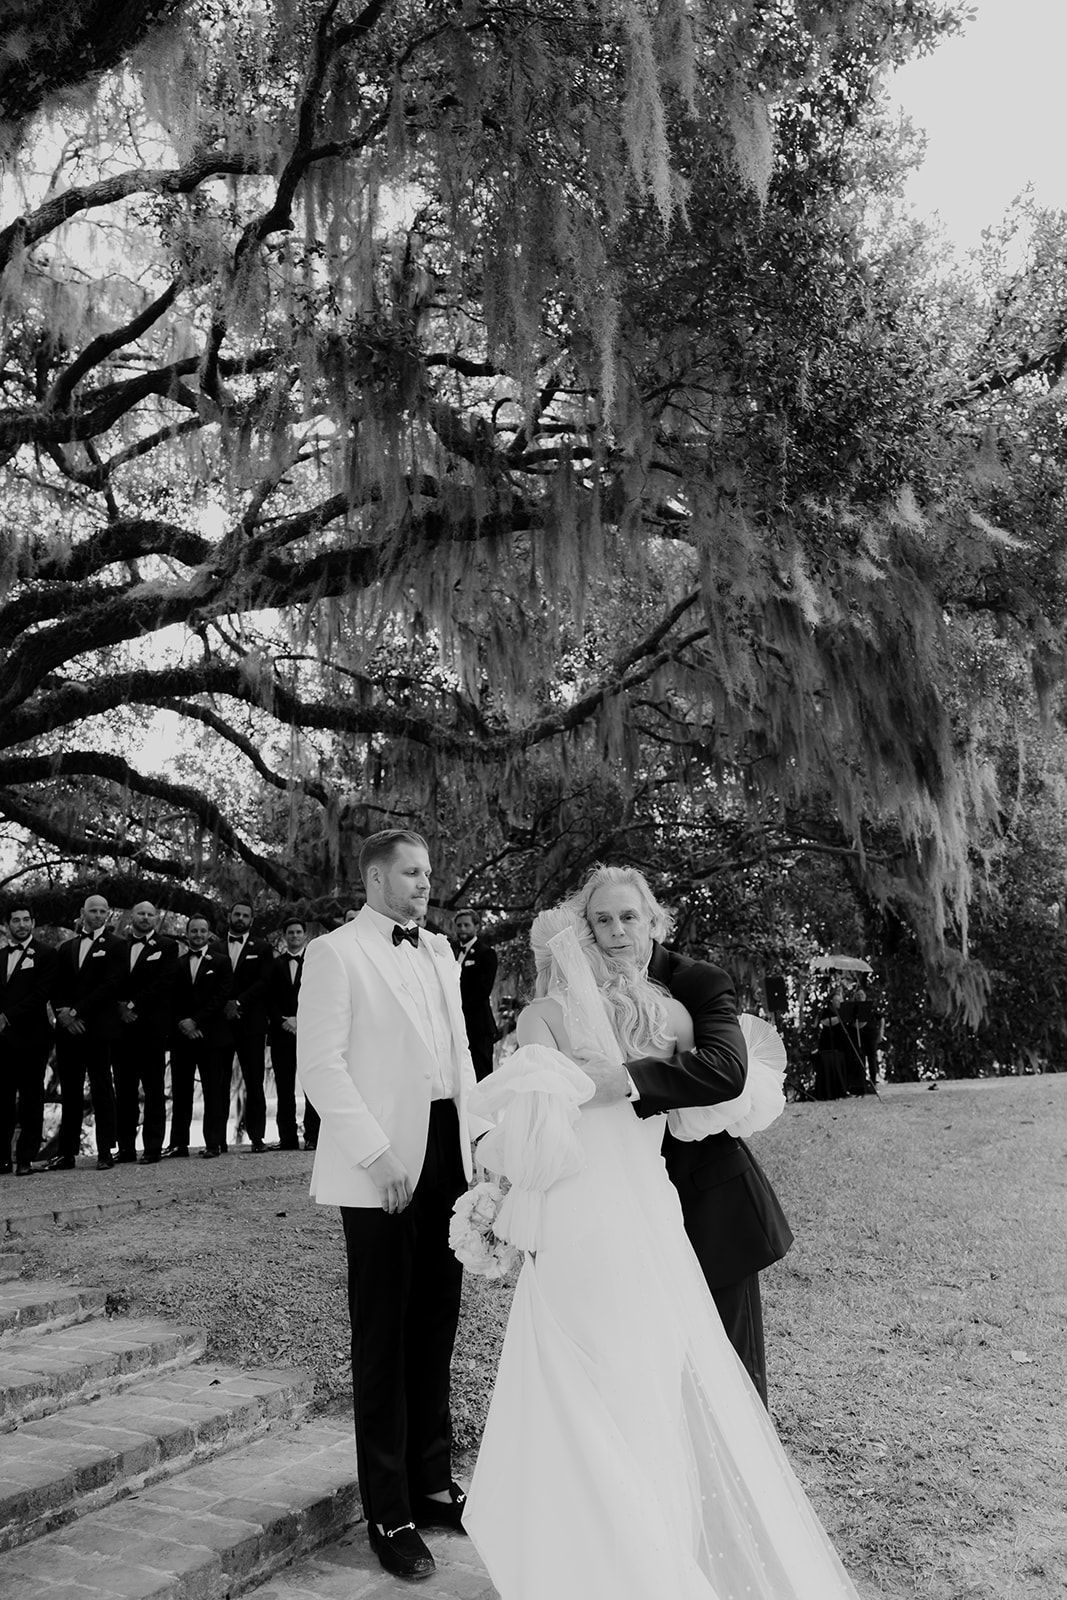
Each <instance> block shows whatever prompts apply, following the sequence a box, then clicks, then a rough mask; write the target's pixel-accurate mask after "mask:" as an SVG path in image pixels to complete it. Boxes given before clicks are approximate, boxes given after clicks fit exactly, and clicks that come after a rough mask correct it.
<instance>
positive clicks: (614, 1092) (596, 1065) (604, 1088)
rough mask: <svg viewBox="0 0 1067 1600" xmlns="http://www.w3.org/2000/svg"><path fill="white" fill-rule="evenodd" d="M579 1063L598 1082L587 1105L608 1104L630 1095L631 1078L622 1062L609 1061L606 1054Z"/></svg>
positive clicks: (588, 1075)
mask: <svg viewBox="0 0 1067 1600" xmlns="http://www.w3.org/2000/svg"><path fill="white" fill-rule="evenodd" d="M578 1065H579V1066H580V1067H581V1069H582V1071H583V1072H584V1073H585V1074H586V1076H587V1077H590V1078H592V1080H593V1082H594V1083H595V1084H596V1094H595V1095H594V1096H593V1098H592V1100H587V1101H586V1102H585V1103H586V1105H591V1106H606V1105H611V1104H612V1102H613V1101H615V1100H625V1099H626V1098H627V1097H628V1095H629V1092H630V1080H629V1078H628V1077H627V1076H626V1069H625V1067H623V1066H622V1064H621V1063H620V1062H618V1061H609V1060H608V1059H607V1057H606V1056H593V1057H592V1059H591V1060H589V1061H579V1062H578Z"/></svg>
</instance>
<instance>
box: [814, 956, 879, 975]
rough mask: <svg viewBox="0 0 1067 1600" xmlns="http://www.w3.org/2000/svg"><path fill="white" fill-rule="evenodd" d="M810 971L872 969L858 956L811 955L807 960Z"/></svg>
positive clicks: (870, 970)
mask: <svg viewBox="0 0 1067 1600" xmlns="http://www.w3.org/2000/svg"><path fill="white" fill-rule="evenodd" d="M808 966H809V967H810V968H811V970H812V972H830V971H835V972H872V971H873V970H874V969H873V968H872V967H871V965H870V963H869V962H867V961H862V960H861V959H860V957H859V956H812V958H811V960H810V961H809V962H808Z"/></svg>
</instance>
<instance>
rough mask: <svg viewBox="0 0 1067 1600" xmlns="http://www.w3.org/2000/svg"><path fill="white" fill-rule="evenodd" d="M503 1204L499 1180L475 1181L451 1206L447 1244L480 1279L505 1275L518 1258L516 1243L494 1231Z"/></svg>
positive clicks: (468, 1269)
mask: <svg viewBox="0 0 1067 1600" xmlns="http://www.w3.org/2000/svg"><path fill="white" fill-rule="evenodd" d="M503 1203H504V1191H503V1189H502V1188H501V1187H500V1185H499V1184H498V1183H476V1184H475V1185H474V1187H473V1189H468V1190H467V1192H466V1194H461V1195H460V1197H459V1199H458V1200H457V1201H456V1203H455V1205H454V1206H453V1207H452V1221H451V1222H450V1223H449V1225H448V1243H449V1245H450V1246H451V1249H452V1253H453V1255H454V1256H455V1257H456V1259H457V1260H458V1261H461V1262H462V1263H463V1265H464V1266H465V1267H466V1269H467V1271H468V1272H475V1273H477V1274H478V1276H479V1277H480V1278H503V1277H506V1276H507V1274H508V1273H509V1272H510V1271H511V1269H512V1267H513V1266H514V1265H515V1263H516V1261H518V1259H519V1254H520V1252H519V1251H518V1250H516V1248H515V1246H514V1245H512V1244H508V1243H507V1241H506V1240H505V1239H498V1238H497V1236H496V1234H495V1233H494V1232H493V1223H494V1222H495V1221H496V1219H497V1215H498V1213H499V1211H500V1207H501V1206H502V1205H503Z"/></svg>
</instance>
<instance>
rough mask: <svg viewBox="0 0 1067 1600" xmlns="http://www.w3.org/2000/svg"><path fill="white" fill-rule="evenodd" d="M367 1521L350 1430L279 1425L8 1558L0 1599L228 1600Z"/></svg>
mask: <svg viewBox="0 0 1067 1600" xmlns="http://www.w3.org/2000/svg"><path fill="white" fill-rule="evenodd" d="M360 1515H361V1509H360V1504H359V1492H358V1488H357V1485H356V1472H355V1449H354V1446H353V1442H352V1425H351V1423H350V1422H348V1421H347V1420H346V1421H343V1422H342V1421H333V1420H330V1419H325V1420H321V1419H320V1420H318V1421H315V1422H305V1423H300V1424H288V1423H279V1424H277V1425H276V1426H275V1427H273V1428H272V1429H271V1431H270V1432H269V1433H267V1434H266V1435H265V1436H264V1437H263V1438H261V1439H258V1440H255V1441H253V1442H252V1443H251V1444H248V1445H244V1446H242V1447H241V1448H240V1449H237V1450H234V1451H230V1452H229V1453H228V1454H226V1455H225V1456H220V1457H218V1458H217V1459H216V1460H213V1461H208V1462H205V1463H203V1464H202V1465H200V1466H193V1467H190V1468H189V1469H188V1470H187V1471H185V1472H183V1473H181V1475H180V1476H179V1477H177V1478H170V1479H165V1480H163V1481H161V1482H159V1483H156V1484H153V1485H150V1486H149V1487H147V1488H145V1489H142V1490H140V1491H138V1492H137V1493H136V1494H132V1495H129V1496H127V1497H126V1498H124V1499H121V1500H115V1501H112V1503H111V1504H110V1505H106V1506H103V1507H102V1508H101V1509H100V1510H98V1511H93V1512H91V1513H90V1514H89V1515H87V1516H84V1517H80V1518H79V1519H78V1520H77V1521H76V1522H71V1523H69V1524H68V1525H67V1526H66V1527H63V1528H59V1529H56V1530H55V1531H54V1532H52V1533H46V1534H44V1535H43V1536H42V1537H41V1538H39V1539H35V1540H34V1541H33V1542H32V1543H30V1544H24V1545H20V1546H19V1547H18V1548H17V1549H14V1550H6V1551H4V1552H3V1553H0V1595H3V1597H4V1600H61V1597H62V1600H67V1597H68V1596H75V1595H76V1596H79V1597H84V1600H120V1597H121V1600H224V1597H226V1596H230V1595H237V1594H242V1593H244V1592H245V1591H246V1590H248V1589H250V1588H253V1587H254V1586H255V1585H256V1584H257V1583H262V1582H263V1581H264V1580H265V1579H266V1578H267V1577H268V1576H269V1575H270V1574H271V1573H272V1572H274V1571H276V1570H277V1568H278V1567H279V1566H283V1565H284V1564H285V1563H286V1562H289V1561H292V1560H294V1559H296V1558H298V1557H301V1556H304V1555H306V1554H307V1553H308V1552H309V1551H311V1550H313V1549H316V1548H317V1547H318V1546H319V1545H321V1544H323V1543H324V1542H326V1541H328V1540H330V1539H336V1538H338V1537H339V1536H340V1535H341V1534H342V1533H343V1532H344V1531H345V1530H346V1529H347V1528H348V1527H349V1526H350V1525H351V1524H352V1522H354V1521H355V1520H357V1519H358V1518H359V1517H360ZM352 1592H353V1591H352V1590H351V1589H350V1588H346V1589H345V1590H344V1593H345V1594H346V1595H348V1594H350V1593H352ZM356 1592H359V1591H356Z"/></svg>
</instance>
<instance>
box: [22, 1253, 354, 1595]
mask: <svg viewBox="0 0 1067 1600" xmlns="http://www.w3.org/2000/svg"><path fill="white" fill-rule="evenodd" d="M17 1265H18V1263H17V1256H15V1255H14V1254H13V1253H12V1252H3V1253H0V1595H2V1596H3V1597H4V1600H118V1597H119V1596H122V1597H124V1600H132V1597H139V1600H148V1597H150V1596H151V1597H158V1600H164V1597H165V1600H221V1597H223V1596H228V1595H236V1594H240V1593H243V1592H245V1591H246V1590H248V1589H250V1588H253V1587H255V1586H256V1584H257V1583H259V1582H261V1581H262V1580H263V1579H264V1578H266V1577H268V1576H270V1575H271V1574H273V1573H274V1572H275V1571H276V1570H277V1569H278V1568H279V1567H281V1566H283V1565H284V1564H285V1563H287V1562H291V1561H292V1560H293V1559H294V1558H296V1557H299V1556H302V1555H304V1554H305V1553H307V1552H308V1551H311V1550H314V1549H316V1548H317V1547H318V1546H320V1545H322V1544H323V1543H324V1542H325V1541H327V1540H330V1539H333V1538H336V1537H337V1536H339V1535H341V1534H342V1533H344V1532H345V1530H347V1529H348V1528H350V1526H351V1525H352V1523H353V1522H355V1521H357V1520H358V1519H359V1517H360V1505H359V1493H358V1487H357V1484H356V1480H355V1462H354V1452H353V1449H352V1431H351V1425H350V1424H345V1423H342V1422H340V1421H330V1420H323V1419H315V1420H307V1419H306V1418H305V1415H304V1414H305V1412H306V1410H307V1407H308V1404H309V1402H310V1399H311V1381H310V1379H309V1378H308V1376H307V1375H306V1374H304V1373H302V1372H267V1371H257V1372H255V1373H253V1374H246V1373H242V1372H240V1371H237V1370H235V1369H234V1368H232V1367H226V1366H221V1365H217V1364H214V1363H210V1362H206V1361H204V1360H203V1359H202V1358H203V1352H204V1345H203V1340H202V1338H201V1337H200V1335H199V1334H198V1333H197V1332H196V1330H195V1329H191V1328H181V1327H175V1326H173V1325H172V1324H168V1323H165V1322H161V1321H159V1320H156V1319H150V1318H136V1317H118V1316H108V1315H107V1297H106V1295H105V1294H104V1293H103V1292H102V1291H96V1290H91V1289H69V1288H66V1287H65V1286H63V1285H61V1284H50V1283H44V1282H29V1281H23V1280H19V1279H17V1278H16V1277H15V1276H14V1274H15V1272H16V1271H17ZM363 1542H364V1543H365V1540H364V1541H363Z"/></svg>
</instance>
